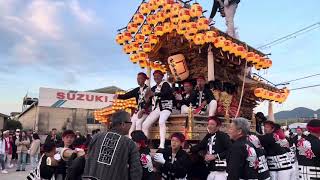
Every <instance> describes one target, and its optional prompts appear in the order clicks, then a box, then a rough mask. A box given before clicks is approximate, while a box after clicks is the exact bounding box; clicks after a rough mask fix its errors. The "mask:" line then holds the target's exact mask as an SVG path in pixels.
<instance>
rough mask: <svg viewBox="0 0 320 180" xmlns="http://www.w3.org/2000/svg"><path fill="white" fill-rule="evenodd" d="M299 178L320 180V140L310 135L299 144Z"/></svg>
mask: <svg viewBox="0 0 320 180" xmlns="http://www.w3.org/2000/svg"><path fill="white" fill-rule="evenodd" d="M297 159H298V164H299V172H300V174H299V178H300V179H303V180H315V179H318V180H319V179H320V140H319V138H317V137H315V136H313V135H312V134H309V135H308V136H306V137H304V138H301V139H300V140H299V141H298V142H297Z"/></svg>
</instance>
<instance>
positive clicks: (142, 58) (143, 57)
mask: <svg viewBox="0 0 320 180" xmlns="http://www.w3.org/2000/svg"><path fill="white" fill-rule="evenodd" d="M138 55H139V62H140V61H147V58H148V55H147V53H145V52H143V51H139V52H138Z"/></svg>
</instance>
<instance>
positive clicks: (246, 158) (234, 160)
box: [227, 136, 259, 180]
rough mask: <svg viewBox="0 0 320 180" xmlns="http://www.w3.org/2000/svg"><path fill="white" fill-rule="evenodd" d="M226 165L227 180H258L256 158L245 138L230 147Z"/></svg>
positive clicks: (252, 148)
mask: <svg viewBox="0 0 320 180" xmlns="http://www.w3.org/2000/svg"><path fill="white" fill-rule="evenodd" d="M227 164H228V166H227V173H228V178H227V179H228V180H239V179H258V165H259V162H258V157H257V154H256V151H255V150H254V147H253V145H252V144H251V143H250V142H249V141H248V140H247V137H246V136H244V137H241V138H239V139H238V140H236V141H235V142H234V143H233V144H232V145H231V147H230V151H229V155H228V156H227Z"/></svg>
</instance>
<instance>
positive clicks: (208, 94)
mask: <svg viewBox="0 0 320 180" xmlns="http://www.w3.org/2000/svg"><path fill="white" fill-rule="evenodd" d="M214 99H215V98H214V96H213V93H212V91H211V90H210V89H209V88H204V90H203V92H202V98H201V103H202V102H203V101H207V104H209V103H210V102H211V101H212V100H214ZM199 100H200V91H199V90H197V91H196V101H195V104H193V106H195V107H199V106H200V105H201V104H199Z"/></svg>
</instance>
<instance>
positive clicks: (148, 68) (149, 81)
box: [146, 66, 151, 87]
mask: <svg viewBox="0 0 320 180" xmlns="http://www.w3.org/2000/svg"><path fill="white" fill-rule="evenodd" d="M147 76H148V78H149V80H147V82H146V84H147V86H148V87H150V85H151V67H150V66H148V67H147Z"/></svg>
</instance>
